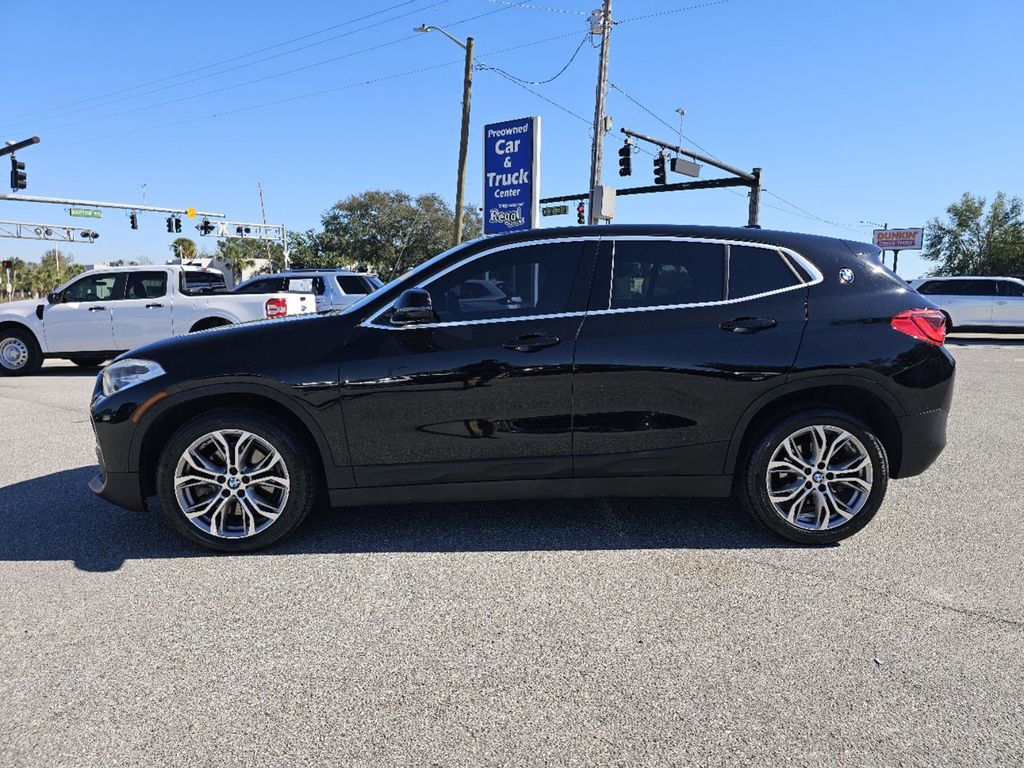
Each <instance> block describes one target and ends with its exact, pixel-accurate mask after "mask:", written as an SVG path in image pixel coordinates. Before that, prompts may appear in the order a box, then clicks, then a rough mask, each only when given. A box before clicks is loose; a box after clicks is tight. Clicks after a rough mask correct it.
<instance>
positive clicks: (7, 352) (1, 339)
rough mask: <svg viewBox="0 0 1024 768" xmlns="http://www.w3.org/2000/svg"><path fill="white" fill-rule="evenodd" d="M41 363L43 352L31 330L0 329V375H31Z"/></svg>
mask: <svg viewBox="0 0 1024 768" xmlns="http://www.w3.org/2000/svg"><path fill="white" fill-rule="evenodd" d="M42 365H43V353H42V350H40V349H39V344H38V342H36V339H35V336H33V335H32V333H31V331H28V330H26V329H22V328H11V329H9V330H0V376H31V375H32V374H33V373H35V372H36V371H38V370H39V369H40V368H41V367H42Z"/></svg>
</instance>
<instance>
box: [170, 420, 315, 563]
mask: <svg viewBox="0 0 1024 768" xmlns="http://www.w3.org/2000/svg"><path fill="white" fill-rule="evenodd" d="M312 453H313V452H312V451H311V450H310V449H309V448H307V447H306V446H305V444H304V443H303V441H302V440H301V439H299V438H298V436H296V435H295V434H293V432H292V431H291V430H290V429H289V428H287V427H286V426H285V425H283V424H281V423H279V422H278V421H277V420H275V419H271V418H267V417H266V416H262V415H259V414H257V413H254V412H252V411H247V410H243V409H223V410H217V411H213V412H211V413H208V414H204V415H202V416H198V417H196V418H194V419H192V420H191V421H189V422H187V423H186V424H184V425H183V426H181V427H180V428H179V429H178V430H177V431H176V432H175V433H174V434H173V435H172V436H171V439H170V440H169V441H168V443H167V447H166V448H165V449H164V451H163V453H162V454H161V456H160V461H159V465H158V468H157V491H158V493H159V496H160V503H161V506H162V507H163V510H164V513H165V514H166V515H167V516H168V517H169V518H170V520H171V522H172V523H173V525H174V527H175V528H177V529H178V531H179V532H180V533H182V534H183V535H185V536H186V537H187V538H189V539H192V540H193V541H195V542H197V543H199V544H202V545H203V546H204V547H207V548H209V549H216V550H221V551H225V552H244V551H248V550H253V549H259V548H260V547H265V546H268V545H270V544H273V543H274V542H276V541H278V540H279V539H281V538H282V537H284V536H285V535H287V534H288V533H289V532H291V531H292V530H293V529H294V528H295V527H296V526H298V525H299V523H301V522H302V521H303V519H304V518H305V517H306V515H307V514H309V512H310V510H311V509H312V508H313V507H314V506H315V504H316V500H317V498H318V496H319V494H318V493H317V491H318V489H319V478H320V476H319V473H317V472H316V471H315V470H314V467H315V466H316V464H315V463H314V462H316V461H319V458H318V457H315V456H313V455H312Z"/></svg>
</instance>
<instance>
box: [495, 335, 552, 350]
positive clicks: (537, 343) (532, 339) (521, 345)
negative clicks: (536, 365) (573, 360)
mask: <svg viewBox="0 0 1024 768" xmlns="http://www.w3.org/2000/svg"><path fill="white" fill-rule="evenodd" d="M560 341H561V339H560V338H558V337H557V336H543V335H541V334H539V333H528V334H527V335H525V336H520V337H519V338H518V339H513V340H512V341H506V342H505V343H504V344H502V345H501V346H503V347H504V348H505V349H511V350H514V351H516V352H536V351H538V350H541V349H545V348H546V347H553V346H555V345H556V344H558V343H559V342H560Z"/></svg>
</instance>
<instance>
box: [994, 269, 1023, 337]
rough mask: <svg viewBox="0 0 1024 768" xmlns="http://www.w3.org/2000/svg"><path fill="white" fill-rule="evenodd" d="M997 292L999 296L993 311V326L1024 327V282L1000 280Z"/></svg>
mask: <svg viewBox="0 0 1024 768" xmlns="http://www.w3.org/2000/svg"><path fill="white" fill-rule="evenodd" d="M996 290H997V291H999V296H998V298H997V299H996V305H995V307H994V308H993V309H992V324H993V325H1000V326H1011V327H1012V326H1024V281H1022V282H1018V281H1017V280H999V281H997V286H996Z"/></svg>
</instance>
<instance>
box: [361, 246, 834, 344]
mask: <svg viewBox="0 0 1024 768" xmlns="http://www.w3.org/2000/svg"><path fill="white" fill-rule="evenodd" d="M619 240H629V241H650V240H657V241H674V242H682V243H711V244H713V245H741V246H751V247H754V248H764V249H765V250H769V251H774V252H776V255H777V257H780V256H779V254H785V255H786V256H788V257H789V258H791V259H793V260H794V261H796V262H797V263H798V264H799V265H800V266H801V267H802V268H803V269H804V270H805V271H806V272H807V274H808V275H811V279H810V280H807V279H805V278H804V276H803V275H799V274H797V275H796V277H797V279H798V280H799V281H800V282H798V283H797V284H796V285H790V286H787V287H785V288H776V289H775V290H774V291H765V292H764V293H755V294H751V295H749V296H741V297H739V298H735V299H719V300H717V301H702V302H694V303H690V304H656V305H652V306H649V307H620V308H617V309H612V308H611V298H612V297H611V286H609V290H608V307H609V308H608V309H594V310H583V311H578V312H557V313H553V314H544V315H516V316H514V317H492V318H485V319H481V320H451V321H448V322H440V323H415V324H412V325H398V326H395V325H389V324H383V323H377V322H376V321H377V320H378V319H379V318H380V317H381V316H382V315H383V314H384V313H386V312H387V311H388V310H389V309H391V308H392V306H393V302H392V304H389V305H388V306H386V307H384V308H383V309H381V310H380V311H379V312H377V313H376V314H375V315H373V317H371V318H370V319H368V320H363V321H362V322H360V323H359V327H360V328H378V329H382V330H387V331H409V330H419V329H422V328H451V327H457V326H464V325H465V326H469V325H483V324H485V323H510V322H514V321H517V320H548V319H555V318H564V317H583V316H584V315H615V314H624V313H627V312H658V311H662V310H670V309H690V308H698V307H716V306H725V305H729V304H739V303H740V302H744V301H751V300H753V299H762V298H765V297H767V296H776V295H778V294H781V293H786V292H788V291H796V290H802V289H804V288H809V287H811V286H814V285H818V284H819V283H821V282H823V281H824V279H825V276H824V275H823V274H822V273H821V270H819V269H818V268H817V267H816V266H815V265H814V264H813V263H812V262H811V261H809V260H808V259H807V258H805V257H804V256H803V255H801V254H799V253H797V252H796V251H794V250H792V249H791V248H786V247H785V246H781V245H775V244H773V243H755V242H750V241H749V240H730V239H723V238H716V237H689V236H685V235H607V236H602V235H580V236H578V237H552V238H545V239H542V240H527V241H521V242H514V243H506V244H505V245H501V246H498V247H495V248H489V249H487V250H484V251H480V252H479V253H475V254H473V255H472V256H468V257H466V258H464V259H462V260H460V261H457V262H456V263H455V264H452V265H451V266H450V267H447V268H446V269H443V270H441V271H440V272H438V273H437V274H436V275H431V276H430V278H429V279H428V280H422V281H420V282H418V283H417V284H416V285H414V286H411V287H412V288H423V287H424V285H425V284H426V283H428V282H432V281H434V280H436V279H437V278H439V277H443V276H444V275H446V274H448V273H449V272H451V271H452V270H455V269H458V268H459V267H461V266H462V265H464V264H468V263H470V262H472V261H475V260H477V259H481V258H483V257H484V256H489V255H490V254H492V253H499V252H500V251H505V250H508V249H509V248H520V247H524V246H531V245H547V244H550V243H572V242H587V241H596V242H604V241H607V242H610V243H612V244H613V247H612V264H611V273H610V275H609V282H611V276H613V275H614V274H615V262H614V259H615V249H614V243H615V242H616V241H619ZM783 261H784V262H785V261H786V260H785V259H783ZM790 268H791V269H792V266H791V265H790Z"/></svg>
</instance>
